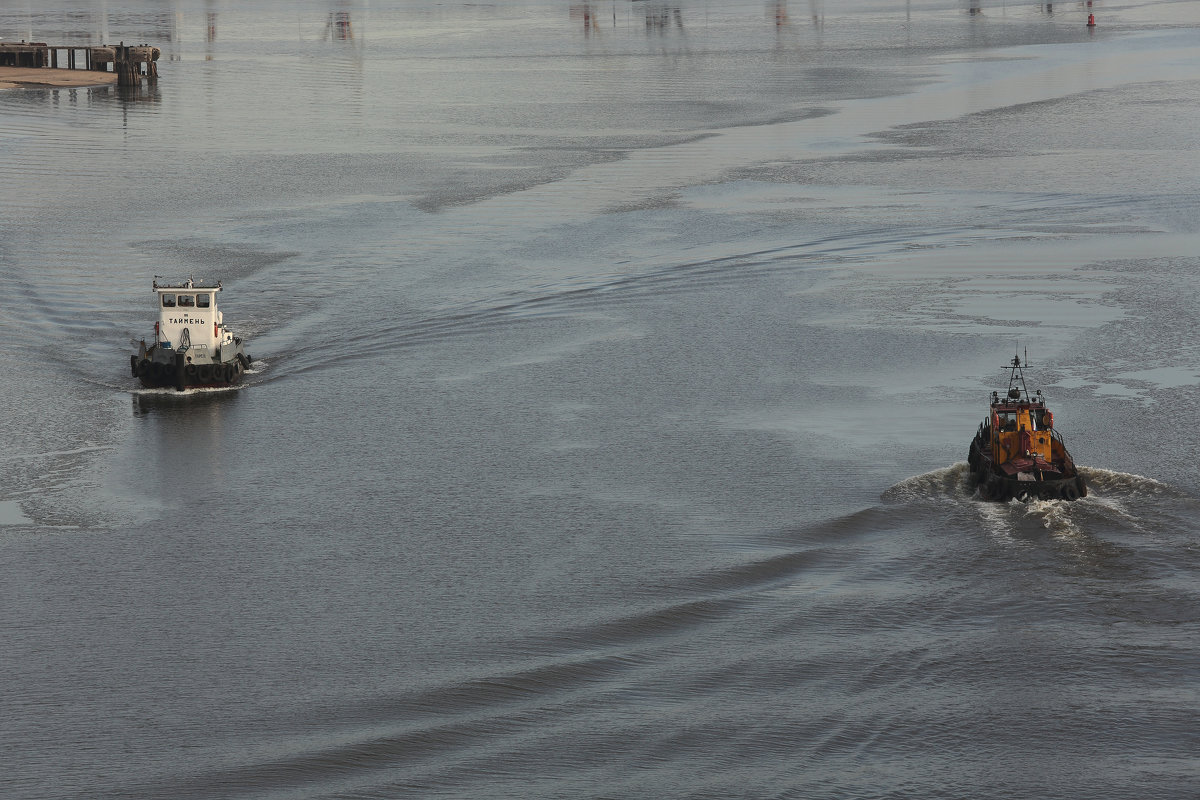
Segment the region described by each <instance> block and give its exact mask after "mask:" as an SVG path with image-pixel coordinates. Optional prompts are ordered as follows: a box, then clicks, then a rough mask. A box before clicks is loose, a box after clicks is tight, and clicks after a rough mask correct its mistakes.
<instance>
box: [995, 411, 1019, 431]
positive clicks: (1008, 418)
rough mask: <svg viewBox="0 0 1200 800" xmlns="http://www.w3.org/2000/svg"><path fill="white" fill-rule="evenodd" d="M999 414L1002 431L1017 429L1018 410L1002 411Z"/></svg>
mask: <svg viewBox="0 0 1200 800" xmlns="http://www.w3.org/2000/svg"><path fill="white" fill-rule="evenodd" d="M999 416H1000V430H1001V431H1015V430H1016V429H1017V412H1015V411H1001V412H1000V414H999Z"/></svg>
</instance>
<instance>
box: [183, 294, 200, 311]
mask: <svg viewBox="0 0 1200 800" xmlns="http://www.w3.org/2000/svg"><path fill="white" fill-rule="evenodd" d="M194 305H196V298H195V297H193V296H192V295H190V294H181V295H179V306H180V308H182V307H184V306H187V307H189V308H190V307H192V306H194Z"/></svg>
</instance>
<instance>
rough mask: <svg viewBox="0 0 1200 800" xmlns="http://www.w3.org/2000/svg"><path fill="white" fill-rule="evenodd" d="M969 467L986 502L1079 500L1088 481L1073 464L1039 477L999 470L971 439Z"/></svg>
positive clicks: (985, 452) (972, 482)
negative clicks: (1054, 473)
mask: <svg viewBox="0 0 1200 800" xmlns="http://www.w3.org/2000/svg"><path fill="white" fill-rule="evenodd" d="M967 463H968V464H969V465H970V467H971V484H972V486H973V487H974V488H976V489H977V490H978V491H979V496H980V497H981V498H982V499H984V500H987V501H990V502H996V503H1006V502H1008V501H1009V500H1013V499H1017V500H1067V501H1073V500H1079V499H1080V498H1083V497H1087V493H1088V489H1087V482H1086V481H1084V479H1083V476H1082V475H1080V474H1079V472H1078V470H1076V469H1075V468H1074V465H1072V466H1071V467H1070V469H1069V470H1068V471H1067V472H1064V473H1061V474H1060V475H1056V476H1054V477H1046V478H1042V479H1040V480H1021V479H1020V478H1017V477H1013V476H1010V475H1007V474H1005V473H1004V472H1001V471H1000V470H999V468H998V467H997V466H996V465H995V464H994V463H993V461H992V458H991V456H989V455H988V453H987V450H986V448H985V447H982V446H981V445H980V442H979V440H978V439H975V440H973V441H972V442H971V449H970V452H969V453H968V455H967Z"/></svg>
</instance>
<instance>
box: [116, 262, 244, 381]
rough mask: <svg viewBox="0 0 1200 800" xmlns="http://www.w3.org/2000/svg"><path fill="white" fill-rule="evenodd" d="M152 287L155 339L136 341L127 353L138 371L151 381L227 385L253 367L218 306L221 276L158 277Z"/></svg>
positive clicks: (137, 372) (135, 371) (133, 367)
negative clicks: (211, 279) (155, 308)
mask: <svg viewBox="0 0 1200 800" xmlns="http://www.w3.org/2000/svg"><path fill="white" fill-rule="evenodd" d="M153 289H154V294H155V297H156V298H157V301H158V302H157V305H158V321H156V322H155V323H154V342H153V343H152V344H149V345H148V344H146V340H145V339H142V340H141V341H140V342H138V343H136V344H135V346H136V347H137V350H138V352H137V353H136V354H134V355H131V356H130V357H129V366H130V369H131V371H132V372H133V375H134V377H136V378H138V379H139V380H140V381H141V382H142V385H143V386H147V387H174V388H175V389H177V390H179V391H183V390H184V389H187V388H190V387H197V386H229V385H231V384H234V383H236V382H237V381H239V380H241V377H242V375H243V374H244V373H245V372H246V370H247V369H248V368H249V367H250V357H249V356H248V355H246V351H245V348H244V345H243V343H242V339H241V337H239V336H235V335H234V334H233V332H232V331H231V330H229V329H228V328H226V327H225V321H224V315H223V314H222V313H221V310H220V308H219V307H218V306H217V295H218V294H219V293H220V291H221V282H220V281H217V282H216V283H209V282H205V281H204V280H199V281H197V280H193V279H192V278H188V279H187V280H186V281H178V282H174V283H171V282H164V283H159V280H158V278H155V279H154V283H153Z"/></svg>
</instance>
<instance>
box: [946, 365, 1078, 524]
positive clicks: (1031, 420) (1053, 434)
mask: <svg viewBox="0 0 1200 800" xmlns="http://www.w3.org/2000/svg"><path fill="white" fill-rule="evenodd" d="M1026 362H1028V356H1026ZM1028 366H1029V364H1028V363H1025V364H1022V363H1021V358H1020V356H1013V360H1012V363H1011V364H1009V365H1008V366H1006V367H1005V368H1004V369H1007V370H1009V375H1008V391H1007V392H1006V393H1005V396H1004V397H1000V393H999V392H992V402H991V407H990V412H991V413H989V414H988V418H987V419H985V420H984V421H983V422H982V423H981V424H980V426H979V430H978V431H977V432H976V434H975V438H974V439H973V440H972V441H971V450H970V453H969V454H968V456H967V463H968V464H970V466H971V481H972V483H973V484H974V485H975V486H976V487H977V488H978V489H979V496H980V497H982V498H983V499H984V500H990V501H994V502H1000V503H1003V502H1007V501H1009V500H1011V499H1013V498H1017V499H1019V500H1059V499H1061V500H1078V499H1079V498H1081V497H1086V496H1087V484H1086V483H1084V480H1083V476H1082V475H1080V474H1079V470H1077V469H1076V468H1075V461H1074V460H1073V459H1072V458H1071V454H1070V453H1068V452H1067V446H1066V445H1065V444H1064V443H1063V438H1062V436H1061V435H1060V434H1059V432H1058V431H1057V430H1055V429H1054V415H1053V414H1051V413H1050V410H1049V409H1048V408H1046V401H1045V399H1044V398H1043V397H1042V392H1041V390H1040V389H1039V390H1038V391H1037V392H1036V393H1035V394H1034V395H1032V396H1031V395H1030V394H1029V389H1028V388H1026V386H1025V368H1026V367H1028Z"/></svg>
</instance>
